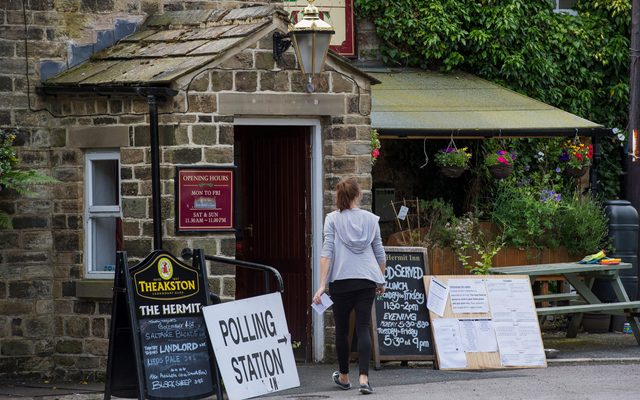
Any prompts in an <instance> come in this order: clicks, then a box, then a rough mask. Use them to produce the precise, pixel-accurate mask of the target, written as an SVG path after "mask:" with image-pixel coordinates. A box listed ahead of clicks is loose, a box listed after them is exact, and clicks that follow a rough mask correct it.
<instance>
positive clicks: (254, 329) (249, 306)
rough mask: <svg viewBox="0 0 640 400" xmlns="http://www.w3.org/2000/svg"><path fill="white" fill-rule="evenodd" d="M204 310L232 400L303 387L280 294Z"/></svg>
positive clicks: (223, 377)
mask: <svg viewBox="0 0 640 400" xmlns="http://www.w3.org/2000/svg"><path fill="white" fill-rule="evenodd" d="M202 311H203V314H204V320H205V323H206V324H207V330H208V331H209V338H210V339H211V344H212V345H213V350H214V354H215V355H216V360H217V362H218V367H219V369H220V373H221V374H222V379H223V380H224V384H225V389H226V391H227V394H228V395H229V399H230V400H240V399H247V398H250V397H255V396H260V395H263V394H267V393H273V392H277V391H280V390H284V389H290V388H293V387H296V386H300V379H299V378H298V370H297V368H296V363H295V359H294V358H293V348H292V347H291V335H290V333H289V328H288V327H287V320H286V319H285V316H284V307H283V306H282V296H281V295H280V293H271V294H267V295H263V296H256V297H250V298H248V299H243V300H238V301H232V302H228V303H223V304H216V305H212V306H207V307H204V308H203V309H202Z"/></svg>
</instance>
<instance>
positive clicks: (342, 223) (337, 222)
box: [320, 208, 386, 284]
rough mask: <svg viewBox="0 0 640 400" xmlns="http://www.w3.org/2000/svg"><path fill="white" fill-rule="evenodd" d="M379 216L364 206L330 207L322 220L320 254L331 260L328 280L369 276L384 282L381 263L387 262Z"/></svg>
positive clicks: (368, 277)
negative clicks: (322, 231)
mask: <svg viewBox="0 0 640 400" xmlns="http://www.w3.org/2000/svg"><path fill="white" fill-rule="evenodd" d="M379 219H380V218H379V217H378V216H377V215H374V214H372V213H370V212H369V211H366V210H361V209H360V208H351V209H347V210H343V211H333V212H331V213H329V214H328V215H327V217H326V218H325V221H324V243H323V245H322V252H321V253H320V256H321V257H326V258H328V259H329V260H331V267H330V273H329V282H333V281H336V280H341V279H368V280H370V281H373V282H375V283H377V284H384V277H383V276H382V272H381V271H380V264H382V265H384V264H385V263H386V256H385V253H384V248H383V247H382V239H381V237H380V226H379V225H378V220H379Z"/></svg>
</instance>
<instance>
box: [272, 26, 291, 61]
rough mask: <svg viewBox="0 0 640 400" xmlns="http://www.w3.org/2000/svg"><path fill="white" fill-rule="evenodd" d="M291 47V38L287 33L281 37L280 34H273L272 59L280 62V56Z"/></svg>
mask: <svg viewBox="0 0 640 400" xmlns="http://www.w3.org/2000/svg"><path fill="white" fill-rule="evenodd" d="M289 47H291V37H290V36H289V34H288V33H287V34H286V35H283V34H282V33H280V32H274V33H273V59H274V60H275V61H276V62H280V61H282V55H283V54H284V52H285V51H287V50H288V49H289Z"/></svg>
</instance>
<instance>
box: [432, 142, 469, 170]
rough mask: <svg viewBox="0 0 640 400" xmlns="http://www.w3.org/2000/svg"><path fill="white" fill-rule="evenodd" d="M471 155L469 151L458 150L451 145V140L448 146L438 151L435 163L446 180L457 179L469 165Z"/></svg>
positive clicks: (466, 149) (464, 148)
mask: <svg viewBox="0 0 640 400" xmlns="http://www.w3.org/2000/svg"><path fill="white" fill-rule="evenodd" d="M470 158H471V153H470V152H469V149H468V148H466V147H463V148H461V149H458V148H457V147H455V144H454V143H453V138H452V139H451V142H449V146H447V147H445V148H444V149H440V150H439V151H438V152H437V153H436V155H435V163H436V165H437V166H439V167H440V172H441V173H442V175H444V176H446V177H447V178H457V177H459V176H460V175H462V173H463V172H464V170H465V169H466V168H467V166H468V165H469V159H470Z"/></svg>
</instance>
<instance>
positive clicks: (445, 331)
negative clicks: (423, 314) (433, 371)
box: [432, 318, 467, 369]
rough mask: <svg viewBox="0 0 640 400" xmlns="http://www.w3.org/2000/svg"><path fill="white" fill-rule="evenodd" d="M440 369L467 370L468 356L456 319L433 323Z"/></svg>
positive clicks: (439, 319) (434, 321)
mask: <svg viewBox="0 0 640 400" xmlns="http://www.w3.org/2000/svg"><path fill="white" fill-rule="evenodd" d="M432 326H433V330H434V335H433V336H434V338H435V342H436V351H437V352H438V362H439V363H440V368H442V369H446V368H458V369H462V368H466V367H467V356H466V355H465V353H464V349H463V348H462V338H461V335H460V325H459V324H458V320H457V319H456V318H436V319H434V320H433V321H432Z"/></svg>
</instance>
